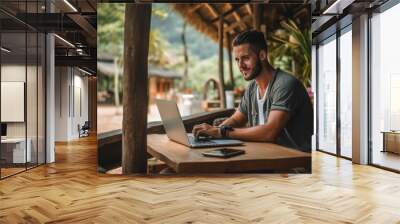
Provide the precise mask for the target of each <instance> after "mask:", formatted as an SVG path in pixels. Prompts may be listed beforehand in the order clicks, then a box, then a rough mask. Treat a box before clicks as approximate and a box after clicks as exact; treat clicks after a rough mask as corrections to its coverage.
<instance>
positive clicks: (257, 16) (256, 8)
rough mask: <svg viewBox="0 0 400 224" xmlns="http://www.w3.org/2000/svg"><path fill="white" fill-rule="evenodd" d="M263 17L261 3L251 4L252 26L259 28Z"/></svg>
mask: <svg viewBox="0 0 400 224" xmlns="http://www.w3.org/2000/svg"><path fill="white" fill-rule="evenodd" d="M262 17H263V4H253V28H254V29H256V30H260V26H261V23H262V21H261V20H262V19H263V18H262Z"/></svg>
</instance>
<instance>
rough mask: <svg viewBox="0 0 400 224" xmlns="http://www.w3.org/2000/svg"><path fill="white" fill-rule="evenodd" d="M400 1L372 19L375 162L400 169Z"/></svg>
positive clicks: (372, 127) (373, 156)
mask: <svg viewBox="0 0 400 224" xmlns="http://www.w3.org/2000/svg"><path fill="white" fill-rule="evenodd" d="M398 21H400V4H398V5H396V6H394V7H392V8H390V9H389V10H387V11H385V12H383V13H380V14H376V15H374V16H373V17H372V19H371V29H372V32H371V33H372V37H371V40H372V49H371V60H372V63H371V65H372V74H371V75H372V77H371V88H372V97H371V102H370V103H371V110H372V111H371V120H372V125H371V129H372V130H371V135H372V136H371V137H372V163H373V164H377V165H381V166H385V167H388V168H392V169H396V170H400V156H399V153H400V100H399V96H400V63H399V60H398V57H399V56H398V52H400V45H399V42H398V40H399V38H400V31H399V29H395V28H394V27H398Z"/></svg>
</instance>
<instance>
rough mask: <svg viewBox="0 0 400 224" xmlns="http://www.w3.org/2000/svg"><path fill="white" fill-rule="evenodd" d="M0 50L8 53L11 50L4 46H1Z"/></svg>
mask: <svg viewBox="0 0 400 224" xmlns="http://www.w3.org/2000/svg"><path fill="white" fill-rule="evenodd" d="M1 50H2V51H4V52H6V53H10V52H11V50H9V49H7V48H5V47H1Z"/></svg>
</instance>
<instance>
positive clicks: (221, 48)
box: [218, 16, 226, 108]
mask: <svg viewBox="0 0 400 224" xmlns="http://www.w3.org/2000/svg"><path fill="white" fill-rule="evenodd" d="M218 42H219V57H218V64H219V84H220V87H221V88H220V96H221V99H220V100H221V108H226V96H225V82H224V20H223V17H222V16H221V17H220V18H219V26H218Z"/></svg>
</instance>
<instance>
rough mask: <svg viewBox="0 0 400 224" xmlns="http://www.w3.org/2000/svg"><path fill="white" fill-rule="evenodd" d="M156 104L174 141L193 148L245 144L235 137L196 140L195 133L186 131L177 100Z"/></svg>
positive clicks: (162, 101)
mask: <svg viewBox="0 0 400 224" xmlns="http://www.w3.org/2000/svg"><path fill="white" fill-rule="evenodd" d="M156 104H157V107H158V111H159V112H160V115H161V120H162V122H163V125H164V129H165V132H166V133H167V136H168V138H169V139H171V140H172V141H175V142H178V143H181V144H183V145H186V146H189V147H191V148H200V147H219V146H233V145H243V142H242V141H239V140H235V139H199V140H196V139H195V138H194V136H193V134H191V133H190V134H187V133H186V130H185V126H184V125H183V121H182V117H181V115H180V113H179V110H178V106H177V105H176V103H175V102H173V101H168V100H156Z"/></svg>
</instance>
